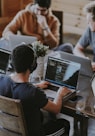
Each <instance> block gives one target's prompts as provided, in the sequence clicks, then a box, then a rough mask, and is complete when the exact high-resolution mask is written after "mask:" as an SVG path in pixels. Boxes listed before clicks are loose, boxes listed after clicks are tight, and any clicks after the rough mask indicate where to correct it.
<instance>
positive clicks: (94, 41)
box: [74, 1, 95, 71]
mask: <svg viewBox="0 0 95 136" xmlns="http://www.w3.org/2000/svg"><path fill="white" fill-rule="evenodd" d="M84 12H85V13H86V18H87V23H88V26H87V28H86V30H85V32H84V33H83V35H82V36H81V38H80V39H79V41H78V42H77V44H76V46H75V48H74V54H75V55H77V56H80V57H86V56H85V54H84V51H85V49H86V48H87V47H88V46H91V48H92V50H93V61H92V69H93V71H95V1H93V2H90V3H88V4H87V5H85V6H84Z"/></svg>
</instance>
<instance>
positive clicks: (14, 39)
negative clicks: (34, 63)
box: [9, 35, 37, 50]
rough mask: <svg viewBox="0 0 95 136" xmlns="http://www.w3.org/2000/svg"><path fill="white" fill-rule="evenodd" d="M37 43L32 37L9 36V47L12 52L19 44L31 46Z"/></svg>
mask: <svg viewBox="0 0 95 136" xmlns="http://www.w3.org/2000/svg"><path fill="white" fill-rule="evenodd" d="M35 41H37V38H36V37H34V36H27V35H10V36H9V46H11V50H13V49H14V48H15V47H16V46H19V45H20V44H21V43H23V42H24V43H26V44H31V43H33V42H35Z"/></svg>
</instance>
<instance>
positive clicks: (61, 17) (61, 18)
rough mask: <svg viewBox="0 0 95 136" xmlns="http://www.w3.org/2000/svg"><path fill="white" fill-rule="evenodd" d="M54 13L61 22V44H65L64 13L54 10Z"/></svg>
mask: <svg viewBox="0 0 95 136" xmlns="http://www.w3.org/2000/svg"><path fill="white" fill-rule="evenodd" d="M52 12H53V14H54V15H55V16H56V17H57V18H58V19H59V21H60V30H59V32H60V41H59V44H62V43H63V11H57V10H53V11H52Z"/></svg>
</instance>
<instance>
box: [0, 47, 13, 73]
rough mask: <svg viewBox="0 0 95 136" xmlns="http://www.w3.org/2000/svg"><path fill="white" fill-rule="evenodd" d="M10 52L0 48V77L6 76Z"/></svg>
mask: <svg viewBox="0 0 95 136" xmlns="http://www.w3.org/2000/svg"><path fill="white" fill-rule="evenodd" d="M10 54H11V52H10V51H8V50H5V49H1V48H0V75H2V74H6V71H7V67H8V64H9V57H10Z"/></svg>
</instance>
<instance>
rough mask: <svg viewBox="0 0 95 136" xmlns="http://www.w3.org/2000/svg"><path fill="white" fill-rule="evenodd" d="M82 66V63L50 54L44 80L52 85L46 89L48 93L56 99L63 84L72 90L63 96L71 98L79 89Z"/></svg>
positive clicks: (65, 98)
mask: <svg viewBox="0 0 95 136" xmlns="http://www.w3.org/2000/svg"><path fill="white" fill-rule="evenodd" d="M80 68H81V64H80V63H76V62H73V61H69V60H66V59H59V58H55V57H50V56H49V57H48V62H47V68H46V73H45V77H44V80H45V81H49V82H50V83H51V85H50V88H47V89H45V90H44V92H45V93H46V95H47V96H48V97H49V98H51V99H54V98H55V97H56V92H57V90H58V88H59V87H60V86H63V87H67V88H69V89H70V90H71V93H70V94H68V95H66V96H65V97H64V98H63V99H64V100H67V99H69V98H70V97H71V96H72V94H74V93H75V92H76V91H77V88H78V78H79V73H80ZM52 86H53V87H52ZM55 88H56V89H55Z"/></svg>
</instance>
